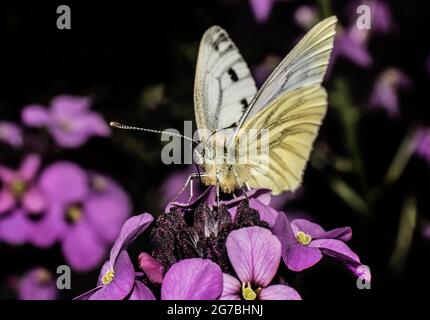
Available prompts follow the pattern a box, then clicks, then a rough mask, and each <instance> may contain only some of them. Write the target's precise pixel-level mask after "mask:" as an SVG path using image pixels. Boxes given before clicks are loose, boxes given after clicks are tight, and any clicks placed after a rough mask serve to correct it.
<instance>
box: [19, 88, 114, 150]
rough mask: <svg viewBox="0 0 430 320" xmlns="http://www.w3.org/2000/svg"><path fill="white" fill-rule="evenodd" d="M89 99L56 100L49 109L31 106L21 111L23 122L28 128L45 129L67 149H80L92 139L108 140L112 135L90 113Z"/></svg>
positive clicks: (102, 123)
mask: <svg viewBox="0 0 430 320" xmlns="http://www.w3.org/2000/svg"><path fill="white" fill-rule="evenodd" d="M90 104H91V100H90V99H89V98H87V97H77V96H67V95H62V96H57V97H55V98H54V99H53V100H52V101H51V104H50V108H49V109H47V108H45V107H43V106H40V105H29V106H27V107H25V108H24V109H23V110H22V121H23V122H24V123H25V124H26V125H27V126H29V127H46V128H47V129H48V131H49V132H50V133H51V135H52V137H53V138H54V140H55V142H56V143H57V144H58V145H60V146H62V147H64V148H77V147H80V146H81V145H83V144H84V143H86V142H87V140H88V139H89V138H90V137H92V136H100V137H107V136H109V135H110V133H111V131H110V128H109V126H108V125H107V123H106V122H105V121H104V119H103V118H102V117H101V116H100V115H99V114H98V113H97V112H94V111H91V110H90Z"/></svg>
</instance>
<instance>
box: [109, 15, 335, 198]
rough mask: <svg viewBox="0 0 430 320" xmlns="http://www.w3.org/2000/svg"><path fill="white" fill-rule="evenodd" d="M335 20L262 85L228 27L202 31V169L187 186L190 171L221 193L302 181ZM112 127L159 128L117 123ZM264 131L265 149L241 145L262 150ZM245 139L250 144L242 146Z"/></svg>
mask: <svg viewBox="0 0 430 320" xmlns="http://www.w3.org/2000/svg"><path fill="white" fill-rule="evenodd" d="M336 22H337V19H336V17H334V16H333V17H330V18H327V19H325V20H323V21H322V22H320V23H318V24H317V25H316V26H315V27H313V28H312V29H311V30H310V31H309V32H308V33H307V34H306V35H305V36H304V37H303V39H302V40H301V41H300V42H299V43H298V44H297V45H296V46H295V47H294V49H293V50H291V52H290V53H289V54H288V55H287V56H286V57H285V58H284V59H283V60H282V62H281V63H280V64H279V65H278V66H277V68H276V69H275V70H274V71H273V73H272V74H271V75H270V77H269V78H268V79H267V80H266V81H265V82H264V84H263V85H262V87H261V88H260V90H258V91H257V89H256V86H255V83H254V80H253V78H252V76H251V73H250V71H249V68H248V66H247V65H246V62H245V61H244V59H243V58H242V56H241V55H240V53H239V51H238V49H237V47H236V46H235V44H234V43H233V41H232V40H231V39H230V37H229V36H228V34H227V32H225V31H224V30H223V29H222V28H220V27H218V26H213V27H211V28H209V29H208V30H207V31H206V32H205V34H204V35H203V38H202V40H201V42H200V48H199V55H198V59H197V67H196V76H195V83H194V108H195V115H196V122H197V127H198V129H199V130H198V132H199V140H200V142H201V143H200V145H199V146H198V147H197V148H196V149H194V151H195V152H194V156H195V157H194V159H195V160H196V162H197V163H199V164H200V165H201V166H203V168H204V169H205V172H204V173H202V174H195V175H193V176H191V177H190V178H189V179H188V181H187V183H186V184H185V186H184V188H183V189H182V191H183V190H184V189H185V187H186V186H187V185H188V182H189V181H192V177H202V181H203V183H205V184H206V185H215V186H217V191H218V194H219V189H221V190H222V191H223V192H225V193H231V192H233V191H234V190H235V189H236V188H239V187H243V186H247V187H254V188H267V189H271V190H272V193H273V194H279V193H281V192H282V191H286V190H295V189H296V188H297V187H298V186H299V185H300V183H301V180H302V175H303V171H304V169H305V166H306V164H307V162H308V159H309V155H310V152H311V150H312V145H313V142H314V140H315V138H316V136H317V134H318V130H319V127H320V125H321V122H322V120H323V118H324V116H325V113H326V109H327V94H326V91H325V90H324V88H323V87H322V86H321V82H322V80H323V77H324V74H325V71H326V69H327V65H328V62H329V59H330V54H331V51H332V48H333V39H334V36H335V33H336V30H335V28H336ZM111 125H112V126H114V127H117V128H122V129H132V130H143V131H150V132H161V131H157V130H151V129H145V128H137V127H130V126H124V125H121V124H119V123H116V122H113V123H111ZM263 132H268V141H266V142H267V143H266V147H267V151H268V152H267V154H263V153H258V152H257V153H253V154H250V153H248V152H241V151H242V150H243V146H244V145H245V146H246V149H247V150H248V149H254V150H259V149H261V148H262V146H263V143H262V142H263V138H264V135H263ZM170 134H171V135H177V134H172V133H170ZM184 138H187V137H184ZM244 138H246V139H244ZM187 139H190V138H187ZM243 140H245V141H246V142H247V143H246V144H242V143H241V142H242V141H243ZM247 150H246V151H247ZM263 156H267V157H268V160H269V161H264V159H262V157H263ZM231 160H233V161H231ZM263 164H264V165H263ZM191 189H192V188H191ZM182 191H181V192H182ZM218 199H219V196H218Z"/></svg>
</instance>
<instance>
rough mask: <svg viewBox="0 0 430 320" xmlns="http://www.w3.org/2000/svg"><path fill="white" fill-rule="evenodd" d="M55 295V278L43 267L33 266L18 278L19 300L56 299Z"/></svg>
mask: <svg viewBox="0 0 430 320" xmlns="http://www.w3.org/2000/svg"><path fill="white" fill-rule="evenodd" d="M57 296H58V291H57V287H56V284H55V279H54V278H53V277H52V275H51V273H50V272H49V271H48V270H46V269H44V268H41V267H38V268H34V269H32V270H30V271H28V272H27V273H26V274H24V275H23V276H22V278H21V279H20V280H19V284H18V298H19V299H20V300H56V299H57Z"/></svg>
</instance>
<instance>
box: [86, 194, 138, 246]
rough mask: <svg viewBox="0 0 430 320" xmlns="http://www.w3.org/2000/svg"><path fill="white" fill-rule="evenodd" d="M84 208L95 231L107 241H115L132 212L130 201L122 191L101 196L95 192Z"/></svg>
mask: <svg viewBox="0 0 430 320" xmlns="http://www.w3.org/2000/svg"><path fill="white" fill-rule="evenodd" d="M84 206H85V209H84V210H85V212H86V214H87V216H88V218H89V219H90V220H91V223H92V225H93V227H94V229H95V230H96V231H97V232H98V234H99V235H100V236H101V237H103V238H104V239H105V240H107V241H114V240H115V239H116V237H118V235H119V233H120V230H121V226H122V225H123V224H124V222H125V221H126V220H127V217H128V216H129V215H130V212H131V202H130V199H129V198H128V196H127V195H126V194H125V192H123V191H122V190H121V192H115V193H113V192H102V193H101V194H97V193H94V192H93V193H91V195H90V197H89V198H88V199H87V200H86V201H85V205H84Z"/></svg>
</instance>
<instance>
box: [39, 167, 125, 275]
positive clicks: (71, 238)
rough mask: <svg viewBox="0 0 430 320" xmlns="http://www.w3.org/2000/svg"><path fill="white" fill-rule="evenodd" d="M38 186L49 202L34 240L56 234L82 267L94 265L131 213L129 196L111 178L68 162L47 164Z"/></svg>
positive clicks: (72, 262)
mask: <svg viewBox="0 0 430 320" xmlns="http://www.w3.org/2000/svg"><path fill="white" fill-rule="evenodd" d="M40 187H41V189H42V190H43V191H44V193H45V195H46V196H47V197H48V198H49V199H50V202H51V206H50V208H49V209H48V210H47V212H46V217H45V218H44V221H45V223H44V224H43V228H38V229H37V230H35V231H34V234H33V237H34V241H37V239H39V241H41V240H42V239H43V238H44V237H46V236H47V234H54V235H57V237H58V238H59V240H60V241H61V247H62V251H63V254H64V256H65V257H66V259H67V261H68V262H69V263H70V265H71V266H72V267H74V268H75V269H77V270H81V271H83V270H88V269H91V268H93V267H94V266H96V265H97V264H98V263H99V262H100V260H101V259H102V258H103V256H104V253H105V248H106V246H107V245H108V244H109V243H110V242H112V241H114V240H115V238H116V236H117V235H118V233H119V231H120V226H121V225H122V224H123V222H124V221H125V220H126V219H127V216H128V215H129V213H130V209H131V208H130V207H131V205H130V200H129V198H128V196H127V195H126V194H125V192H124V191H123V190H122V189H121V188H120V187H119V186H118V185H117V184H116V183H115V182H114V181H113V180H112V179H110V178H108V177H106V176H103V175H100V174H97V173H91V174H87V172H85V171H84V170H83V169H82V168H80V167H79V166H77V165H76V164H73V163H70V162H57V163H55V164H53V165H51V166H49V167H47V168H46V169H45V170H44V172H43V173H42V174H41V176H40Z"/></svg>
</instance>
